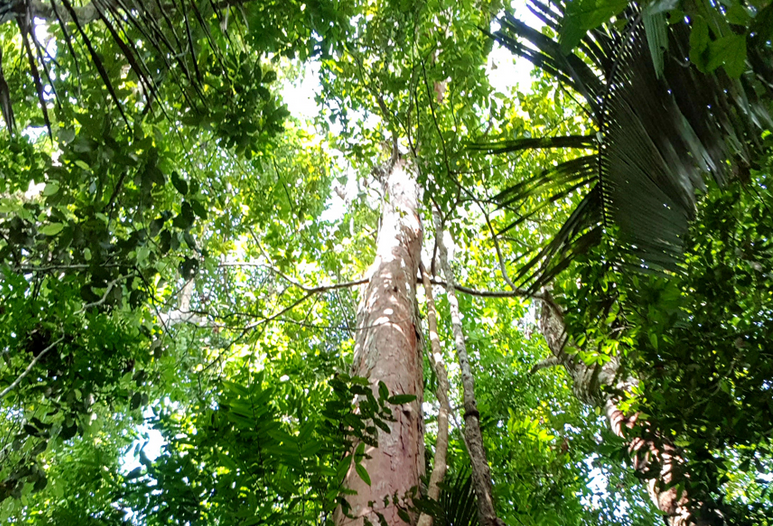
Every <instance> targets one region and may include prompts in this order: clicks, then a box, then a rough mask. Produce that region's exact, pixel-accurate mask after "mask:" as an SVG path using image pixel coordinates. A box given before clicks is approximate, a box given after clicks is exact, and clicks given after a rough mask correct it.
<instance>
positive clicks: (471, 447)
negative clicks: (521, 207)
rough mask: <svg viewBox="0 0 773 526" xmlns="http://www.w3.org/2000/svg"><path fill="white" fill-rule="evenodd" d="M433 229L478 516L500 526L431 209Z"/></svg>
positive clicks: (455, 303) (458, 318)
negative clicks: (459, 376) (459, 381)
mask: <svg viewBox="0 0 773 526" xmlns="http://www.w3.org/2000/svg"><path fill="white" fill-rule="evenodd" d="M434 221H435V228H436V229H437V245H438V252H439V255H440V266H441V268H442V270H443V274H444V275H445V278H446V294H447V296H448V305H449V309H450V311H451V326H452V329H453V333H454V342H455V344H456V355H457V358H458V359H459V367H460V369H461V372H462V387H463V388H464V439H465V444H466V445H467V450H468V451H469V453H470V461H471V463H472V483H473V488H474V489H475V495H476V497H477V500H478V519H479V521H480V524H481V526H500V525H503V524H504V523H503V522H501V521H500V520H499V519H498V518H497V514H496V510H495V508H494V498H493V495H492V493H493V492H492V487H491V468H489V465H488V461H487V460H486V450H485V448H484V447H483V435H482V434H481V431H480V413H479V412H478V403H477V401H476V400H475V379H474V377H473V374H472V368H471V367H470V359H469V357H468V355H467V344H466V343H465V341H464V331H463V328H462V315H461V312H460V310H459V300H457V298H456V289H455V285H454V272H453V269H452V268H451V262H450V261H449V258H448V250H447V249H446V246H445V243H444V242H443V226H442V223H441V220H440V215H439V214H438V213H437V212H435V213H434Z"/></svg>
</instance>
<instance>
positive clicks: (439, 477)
mask: <svg viewBox="0 0 773 526" xmlns="http://www.w3.org/2000/svg"><path fill="white" fill-rule="evenodd" d="M420 271H421V279H422V283H423V285H424V295H425V296H426V298H427V325H428V326H429V341H430V352H429V361H430V362H431V363H432V367H433V368H434V369H435V374H436V375H437V384H438V386H437V392H436V393H435V395H436V396H437V399H438V403H439V405H440V408H439V409H438V415H437V441H436V442H435V465H434V466H433V467H432V474H431V475H430V477H429V486H428V488H427V496H428V497H429V498H430V499H432V500H438V498H439V497H440V483H441V482H443V479H444V478H445V476H446V471H447V469H448V466H447V465H446V458H447V455H448V415H449V414H450V413H451V404H450V403H449V402H448V373H447V372H446V364H445V361H444V360H443V351H442V349H441V348H440V337H439V336H438V332H437V309H435V298H433V296H432V284H431V283H430V279H429V273H427V269H426V268H424V265H420ZM418 526H432V516H431V515H427V514H426V513H422V514H421V516H420V517H419V522H418Z"/></svg>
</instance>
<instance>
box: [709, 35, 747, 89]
mask: <svg viewBox="0 0 773 526" xmlns="http://www.w3.org/2000/svg"><path fill="white" fill-rule="evenodd" d="M719 66H724V68H725V71H727V74H728V75H730V76H731V77H735V78H737V77H740V76H741V74H742V73H743V72H744V69H745V67H746V37H745V36H744V35H728V36H726V37H722V38H719V39H717V40H715V41H713V42H711V43H710V44H709V51H708V57H707V64H706V68H707V69H708V70H709V71H713V70H715V69H716V68H718V67H719Z"/></svg>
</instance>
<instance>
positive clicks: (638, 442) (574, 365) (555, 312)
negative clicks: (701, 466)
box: [532, 291, 723, 526]
mask: <svg viewBox="0 0 773 526" xmlns="http://www.w3.org/2000/svg"><path fill="white" fill-rule="evenodd" d="M544 294H545V295H546V298H547V299H549V300H550V301H543V302H542V308H541V313H540V320H539V325H540V331H541V332H542V335H543V336H544V338H545V341H546V342H547V344H548V348H549V349H550V352H551V356H550V357H549V358H548V359H546V360H543V361H542V362H540V363H538V364H536V365H535V366H534V367H533V368H532V372H535V371H537V370H538V369H542V368H545V367H552V366H555V365H561V366H563V367H564V369H566V372H567V373H569V376H570V377H571V378H572V387H573V391H574V394H575V396H577V398H578V399H579V400H580V401H582V402H583V403H586V404H589V405H593V406H599V407H601V408H603V409H604V413H605V415H606V417H607V423H608V424H609V427H610V429H611V430H612V432H613V433H614V434H615V435H617V436H619V437H621V438H623V439H625V440H626V441H627V442H628V451H629V453H631V455H632V456H633V457H634V461H633V463H634V468H635V469H636V470H637V471H638V472H640V473H642V474H643V475H644V477H645V478H646V479H647V480H648V483H647V492H648V493H649V495H650V498H651V499H652V502H653V503H654V504H655V505H656V506H657V508H658V509H659V510H660V511H661V512H662V513H663V514H664V516H665V520H666V521H667V524H668V525H669V526H709V525H714V524H723V521H722V518H721V517H722V515H721V513H720V512H719V511H718V510H716V508H712V507H711V506H707V505H705V504H704V503H701V502H695V501H693V500H692V499H691V498H690V496H689V495H688V493H687V492H686V491H683V492H682V493H681V495H680V494H679V492H678V490H677V488H676V487H675V485H674V484H675V482H676V481H677V480H678V477H681V476H682V475H681V473H682V471H683V464H684V458H682V457H681V455H680V454H679V451H678V450H677V448H676V447H675V446H674V444H673V443H671V441H670V440H668V439H667V438H666V437H664V436H663V435H662V433H659V432H658V431H657V430H654V432H653V431H652V430H650V435H651V436H653V437H654V438H651V439H644V438H641V437H631V436H630V435H629V434H628V430H629V429H632V428H633V427H634V426H635V425H636V424H637V422H636V418H637V415H632V416H628V415H626V414H625V413H624V412H623V411H621V410H620V408H619V402H620V395H621V394H622V393H625V392H628V391H630V389H631V388H632V387H634V386H635V385H636V384H637V380H636V379H635V378H632V377H630V376H627V375H624V374H621V367H620V361H619V359H618V358H617V357H613V358H612V360H610V361H609V362H607V363H605V364H603V365H593V366H590V365H587V364H586V363H585V362H583V361H582V360H581V359H580V357H579V356H578V355H576V354H569V353H568V352H567V350H568V349H567V339H568V338H567V334H566V326H565V324H564V318H563V313H562V312H561V311H560V309H559V307H558V306H557V304H556V303H555V302H554V301H552V298H551V297H550V292H549V291H545V292H544ZM639 425H645V427H646V423H639ZM698 510H701V515H702V518H698V517H696V515H695V514H696V512H697V511H698ZM706 517H708V518H706Z"/></svg>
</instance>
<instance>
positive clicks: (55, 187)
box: [43, 179, 59, 197]
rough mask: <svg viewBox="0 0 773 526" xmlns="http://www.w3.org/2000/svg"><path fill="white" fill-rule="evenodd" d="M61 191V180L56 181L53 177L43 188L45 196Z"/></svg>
mask: <svg viewBox="0 0 773 526" xmlns="http://www.w3.org/2000/svg"><path fill="white" fill-rule="evenodd" d="M58 191H59V181H54V180H53V179H52V180H51V181H48V182H47V183H46V187H45V188H44V189H43V195H44V196H45V197H48V196H50V195H54V194H55V193H57V192H58Z"/></svg>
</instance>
